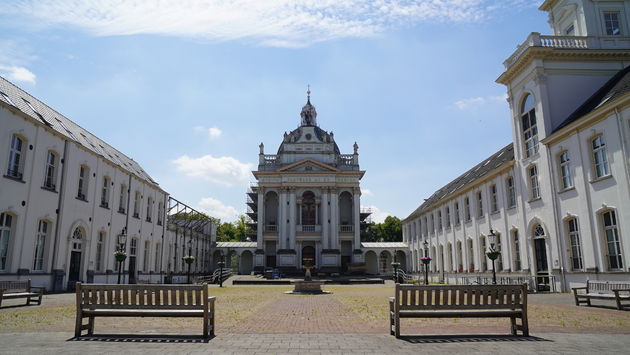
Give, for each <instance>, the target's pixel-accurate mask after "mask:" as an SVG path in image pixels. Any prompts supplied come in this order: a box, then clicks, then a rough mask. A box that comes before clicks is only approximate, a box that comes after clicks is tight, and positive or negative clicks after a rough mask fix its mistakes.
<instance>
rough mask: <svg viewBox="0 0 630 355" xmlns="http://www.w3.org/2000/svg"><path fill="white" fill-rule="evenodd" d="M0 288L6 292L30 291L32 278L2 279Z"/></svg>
mask: <svg viewBox="0 0 630 355" xmlns="http://www.w3.org/2000/svg"><path fill="white" fill-rule="evenodd" d="M0 290H4V292H5V293H16V292H30V291H31V280H30V279H28V280H6V281H0Z"/></svg>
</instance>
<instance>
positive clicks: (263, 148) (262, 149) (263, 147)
mask: <svg viewBox="0 0 630 355" xmlns="http://www.w3.org/2000/svg"><path fill="white" fill-rule="evenodd" d="M258 148H260V154H265V145H264V144H263V143H262V142H260V145H259V146H258Z"/></svg>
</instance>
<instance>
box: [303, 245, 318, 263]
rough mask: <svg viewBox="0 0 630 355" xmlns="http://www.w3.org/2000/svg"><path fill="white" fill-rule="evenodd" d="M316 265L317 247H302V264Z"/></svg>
mask: <svg viewBox="0 0 630 355" xmlns="http://www.w3.org/2000/svg"><path fill="white" fill-rule="evenodd" d="M304 265H307V266H309V265H310V266H315V248H314V247H312V246H310V245H307V246H305V247H304V248H302V266H304Z"/></svg>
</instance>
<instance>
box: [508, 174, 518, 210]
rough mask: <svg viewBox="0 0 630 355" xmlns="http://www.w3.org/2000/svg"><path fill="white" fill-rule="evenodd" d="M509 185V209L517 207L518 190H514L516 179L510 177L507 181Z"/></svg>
mask: <svg viewBox="0 0 630 355" xmlns="http://www.w3.org/2000/svg"><path fill="white" fill-rule="evenodd" d="M506 185H507V198H508V207H514V206H516V190H515V189H514V178H513V177H511V176H510V177H508V178H507V181H506Z"/></svg>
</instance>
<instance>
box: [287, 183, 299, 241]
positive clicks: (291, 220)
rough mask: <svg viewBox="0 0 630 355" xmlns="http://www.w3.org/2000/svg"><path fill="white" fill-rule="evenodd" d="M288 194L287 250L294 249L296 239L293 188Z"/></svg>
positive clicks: (295, 212)
mask: <svg viewBox="0 0 630 355" xmlns="http://www.w3.org/2000/svg"><path fill="white" fill-rule="evenodd" d="M288 193H289V233H288V234H289V235H288V238H289V246H288V248H289V249H295V238H296V218H297V211H296V196H295V188H294V187H291V188H289V190H288Z"/></svg>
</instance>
